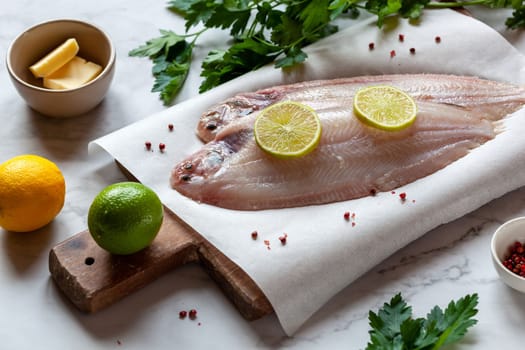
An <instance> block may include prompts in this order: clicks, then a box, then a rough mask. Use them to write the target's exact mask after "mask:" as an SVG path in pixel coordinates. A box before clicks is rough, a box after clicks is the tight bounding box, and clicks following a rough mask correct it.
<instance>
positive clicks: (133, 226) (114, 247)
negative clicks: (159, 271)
mask: <svg viewBox="0 0 525 350" xmlns="http://www.w3.org/2000/svg"><path fill="white" fill-rule="evenodd" d="M163 215H164V209H163V206H162V202H161V201H160V199H159V197H158V196H157V194H156V193H155V192H154V191H153V190H152V189H150V188H149V187H146V186H144V185H142V184H140V183H138V182H119V183H115V184H112V185H109V186H107V187H106V188H104V189H103V190H102V191H101V192H100V193H99V194H98V195H97V196H96V197H95V199H94V200H93V202H92V204H91V206H90V208H89V213H88V228H89V232H90V233H91V236H92V237H93V239H94V240H95V242H96V243H97V244H98V245H99V246H100V247H101V248H103V249H105V250H107V251H108V252H110V253H112V254H117V255H129V254H133V253H136V252H138V251H140V250H142V249H144V248H146V247H147V246H149V245H150V244H151V242H152V241H153V240H154V239H155V237H156V236H157V234H158V232H159V230H160V227H161V225H162V221H163Z"/></svg>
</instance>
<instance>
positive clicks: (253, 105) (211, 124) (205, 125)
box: [197, 94, 271, 142]
mask: <svg viewBox="0 0 525 350" xmlns="http://www.w3.org/2000/svg"><path fill="white" fill-rule="evenodd" d="M270 102H271V99H269V98H268V96H267V95H266V94H243V95H237V96H235V97H234V98H231V99H229V100H226V101H225V102H223V103H220V104H218V105H216V106H214V107H212V108H210V109H208V110H207V111H206V112H204V113H203V114H202V115H201V117H200V119H199V122H198V124H197V135H198V136H199V138H200V139H201V140H202V141H204V142H210V141H211V140H214V139H215V136H216V135H217V134H218V133H219V131H220V130H221V129H222V128H224V127H225V126H226V125H228V124H230V123H232V122H233V121H235V120H237V119H240V118H244V117H246V116H249V115H251V114H252V113H253V112H255V111H258V110H260V109H262V108H264V107H266V106H267V105H269V104H270Z"/></svg>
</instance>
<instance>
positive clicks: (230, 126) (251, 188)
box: [170, 75, 525, 210]
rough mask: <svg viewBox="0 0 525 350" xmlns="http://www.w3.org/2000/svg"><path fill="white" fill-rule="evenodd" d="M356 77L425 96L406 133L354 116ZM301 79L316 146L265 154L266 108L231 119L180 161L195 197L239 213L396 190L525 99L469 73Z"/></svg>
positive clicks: (174, 179) (180, 177)
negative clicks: (284, 154) (297, 152)
mask: <svg viewBox="0 0 525 350" xmlns="http://www.w3.org/2000/svg"><path fill="white" fill-rule="evenodd" d="M402 77H405V79H406V81H404V80H403V79H402ZM350 80H351V81H353V82H354V83H355V82H357V81H359V83H355V84H359V86H362V85H363V84H368V82H369V81H373V82H374V83H375V84H377V83H378V82H382V83H386V82H387V81H389V82H391V81H395V82H396V84H395V85H396V86H401V87H403V88H404V90H405V91H408V92H409V93H410V94H411V95H413V96H414V97H415V98H416V103H417V105H418V116H417V119H416V122H415V123H414V124H413V125H412V126H411V127H409V128H408V129H405V130H403V131H399V132H388V131H381V130H377V129H374V128H372V127H369V126H366V125H364V124H363V123H361V122H360V121H359V120H358V119H357V118H356V117H355V115H354V114H353V107H352V95H353V91H355V90H356V88H355V87H352V86H348V84H346V83H345V84H341V82H342V81H346V82H348V81H350ZM425 82H426V83H425ZM410 84H415V85H417V88H410V86H411V85H410ZM436 84H437V85H438V86H436ZM299 85H303V86H307V89H306V90H308V91H309V92H308V94H307V95H309V96H310V100H311V102H310V101H309V100H308V98H307V97H303V98H302V100H301V102H303V103H306V104H310V105H311V106H312V107H313V108H314V109H315V110H316V111H317V112H318V114H319V117H320V119H321V122H322V127H323V133H322V137H321V142H320V144H319V146H318V147H317V148H316V149H315V150H314V151H313V152H312V153H310V154H308V155H307V156H304V157H301V158H296V159H291V160H290V159H288V160H283V159H277V158H275V157H272V156H270V155H267V154H266V153H264V152H263V151H261V150H260V149H259V147H258V146H257V145H256V143H255V140H254V137H253V122H254V120H255V118H256V115H257V112H252V113H248V114H246V115H245V116H243V118H239V117H236V118H234V119H232V120H230V121H228V122H227V123H225V124H224V126H222V127H221V128H219V131H218V132H217V133H216V135H215V138H214V139H213V140H212V141H210V142H209V143H207V144H205V145H204V146H203V147H202V148H201V149H200V150H198V151H197V152H196V153H194V154H193V155H191V156H190V157H188V158H187V159H186V160H184V161H183V162H181V163H180V164H178V165H176V166H175V168H174V169H173V170H172V173H171V178H170V183H171V186H172V187H173V188H174V189H175V190H177V191H179V192H180V193H182V194H183V195H185V196H187V197H189V198H192V199H193V200H195V201H198V202H202V203H207V204H212V205H216V206H219V207H224V208H229V209H236V210H262V209H272V208H286V207H297V206H305V205H314V204H323V203H331V202H336V201H344V200H350V199H355V198H359V197H363V196H367V195H370V194H371V193H375V192H380V191H390V190H392V189H395V188H398V187H400V186H402V185H405V184H407V183H410V182H413V181H415V180H417V179H420V178H422V177H425V176H428V175H430V174H432V173H434V172H436V171H438V170H439V169H442V168H443V167H445V166H447V165H448V164H450V163H451V162H454V161H455V160H457V159H459V158H461V157H463V156H465V155H466V154H467V153H468V152H469V151H470V150H471V149H473V148H475V147H478V146H480V145H481V144H483V143H485V142H487V141H489V140H491V139H492V138H494V137H495V135H496V134H497V132H499V129H500V128H499V127H500V126H501V125H502V124H501V121H499V120H500V119H501V118H503V117H504V116H506V115H507V114H509V113H512V112H514V111H515V110H517V109H519V108H521V107H522V106H523V104H524V103H525V90H524V89H522V88H520V87H516V86H513V85H509V84H503V83H496V82H492V81H487V80H481V79H476V78H468V77H455V76H439V75H405V76H403V75H397V76H394V77H392V76H384V77H361V78H352V79H339V80H334V81H333V84H332V83H331V81H322V82H309V83H303V84H295V85H294V86H295V87H297V86H299ZM314 86H317V88H314ZM279 89H281V88H279V87H278V88H274V89H273V90H274V91H279ZM284 89H285V90H286V88H284ZM339 89H342V90H345V91H346V90H348V91H346V92H344V93H343V92H340V91H338V90H339ZM270 90H272V89H266V90H263V91H270ZM442 90H443V91H442ZM298 91H299V90H297V89H295V92H294V93H298ZM248 95H249V94H248ZM243 96H247V95H246V94H245V95H243Z"/></svg>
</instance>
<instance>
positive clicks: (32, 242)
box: [0, 0, 525, 350]
mask: <svg viewBox="0 0 525 350" xmlns="http://www.w3.org/2000/svg"><path fill="white" fill-rule="evenodd" d="M477 14H478V13H477ZM479 15H480V16H481V17H482V18H483V19H484V20H485V21H487V22H489V23H494V25H495V26H496V27H497V28H498V29H501V27H498V23H499V22H498V21H497V20H498V18H496V19H495V17H493V16H492V15H486V13H479ZM58 17H70V18H78V19H84V20H88V21H90V22H93V23H95V24H97V25H99V26H101V27H103V28H104V29H105V30H106V31H107V32H108V33H109V35H110V36H111V37H112V39H113V41H114V43H115V46H116V48H117V72H116V75H115V80H114V84H113V85H112V88H111V90H110V92H109V94H108V96H107V98H106V99H105V100H104V102H103V103H102V104H101V105H100V106H99V107H98V108H96V109H95V110H94V111H92V112H90V113H88V114H87V115H85V116H81V117H78V118H74V119H70V120H53V119H48V118H45V117H43V116H41V115H38V114H37V113H34V112H33V111H31V110H30V109H29V108H27V107H26V105H25V104H24V102H23V101H22V100H21V98H20V97H19V96H18V95H17V93H16V91H15V90H14V88H13V87H12V85H11V83H10V81H9V78H8V75H7V72H6V69H5V65H4V64H2V65H0V110H1V111H2V112H1V113H0V115H1V118H2V124H1V127H0V140H1V141H0V145H1V147H0V161H4V160H7V159H8V158H10V157H12V156H15V155H19V154H23V153H37V154H40V155H43V156H45V157H48V158H50V159H52V160H53V161H55V162H56V163H57V164H58V165H59V167H60V168H61V169H62V170H63V172H64V175H65V177H66V182H67V197H66V204H65V207H64V209H63V210H62V212H61V213H60V215H59V216H58V217H57V218H56V219H55V221H54V222H53V223H52V224H50V225H49V226H47V227H45V228H43V229H41V230H39V231H37V232H34V233H30V234H15V233H10V232H6V231H4V230H1V229H0V242H1V244H0V349H33V348H36V347H38V348H40V349H72V348H75V349H111V348H126V349H144V348H146V346H148V347H150V348H154V349H163V348H173V347H177V348H180V349H184V348H190V347H191V348H196V349H201V348H209V347H212V346H214V347H218V348H244V349H252V348H291V349H317V348H334V349H363V348H364V347H365V346H366V342H367V340H368V334H367V332H368V329H369V328H368V322H367V316H368V310H370V309H372V310H377V308H378V307H380V306H381V305H382V303H383V302H385V301H387V300H388V299H390V297H392V296H393V295H394V294H395V293H397V292H402V293H403V295H404V296H405V298H406V299H407V301H408V302H409V303H410V304H411V305H413V308H414V313H415V314H416V315H417V316H423V315H424V314H425V313H426V312H427V311H429V310H430V308H431V307H432V306H434V305H435V304H438V305H440V306H442V307H444V306H445V305H446V304H447V303H448V302H449V301H450V300H451V299H457V298H459V297H461V296H463V295H465V294H467V293H473V292H476V293H478V294H479V297H480V304H479V315H478V317H477V318H478V320H479V323H478V325H476V326H475V327H474V328H472V329H471V331H470V332H469V333H468V336H467V337H466V338H465V339H464V340H463V341H462V342H461V343H460V344H458V345H455V346H453V347H452V348H453V349H481V350H483V349H494V348H495V347H496V346H499V345H506V346H509V347H516V348H517V347H519V346H520V345H521V343H522V341H521V329H522V327H521V326H522V324H523V323H525V296H524V295H522V294H519V293H517V292H515V291H513V290H511V289H509V288H508V287H506V286H505V285H503V284H502V282H501V281H500V280H499V279H498V277H497V275H496V272H495V271H494V269H493V268H492V265H491V261H490V254H489V242H490V238H491V235H492V233H493V231H494V230H495V229H496V228H497V226H498V225H499V224H501V223H502V222H504V221H506V220H508V219H510V218H513V217H516V216H522V215H525V188H522V189H519V190H516V191H514V192H512V193H509V194H507V195H506V196H504V197H502V198H500V199H497V200H495V201H493V202H491V203H489V204H487V205H485V206H484V207H482V208H480V209H479V210H477V211H475V212H473V213H471V214H469V215H467V216H466V217H464V218H462V219H460V220H457V221H455V222H453V223H450V224H447V225H444V226H441V227H439V228H437V229H435V230H433V231H431V232H429V233H428V234H427V235H425V236H424V237H423V238H422V239H420V240H418V241H416V242H414V243H412V244H411V245H409V246H408V247H406V248H405V249H403V250H401V251H399V252H397V253H396V254H394V255H393V256H391V257H390V258H389V259H387V260H386V261H384V262H383V263H381V264H380V266H377V267H376V268H374V269H373V270H372V271H370V272H369V273H368V274H366V275H365V276H363V277H362V278H361V279H359V280H358V281H357V282H355V283H353V284H352V285H350V286H349V287H347V288H346V289H345V290H343V291H342V292H341V293H340V294H338V295H337V296H336V297H335V298H333V299H332V300H331V301H330V302H329V303H328V304H327V305H326V306H325V307H323V308H322V309H321V310H320V311H319V312H318V313H316V314H315V315H314V317H313V318H312V319H311V320H310V321H308V322H307V324H306V325H305V326H304V327H303V328H302V329H301V330H300V331H299V332H298V333H297V334H295V335H294V336H293V337H291V338H289V337H286V336H285V335H284V333H283V331H282V330H281V328H280V326H279V323H278V321H277V319H276V318H275V316H273V315H270V316H267V317H265V318H263V319H261V320H257V321H254V322H247V321H245V320H244V319H243V318H242V317H241V316H240V315H239V314H238V312H237V311H236V309H235V308H234V307H233V306H232V304H230V302H229V301H228V299H227V298H226V297H225V296H223V294H222V293H221V292H220V290H219V289H218V288H217V286H216V285H215V284H214V283H213V282H212V281H211V280H210V279H209V277H208V276H207V275H206V274H205V273H204V272H203V271H202V270H201V269H200V268H199V267H198V266H186V267H184V268H181V269H178V270H177V271H173V272H171V273H169V274H167V275H166V276H164V277H162V278H161V279H160V280H158V281H156V282H155V283H153V284H151V285H149V286H147V287H146V288H144V289H143V290H141V291H139V292H137V293H135V294H133V295H132V296H130V297H128V298H126V299H125V300H123V301H122V302H119V303H118V304H116V305H114V306H113V307H111V308H109V309H107V310H104V311H102V312H100V313H97V314H94V315H85V314H82V313H80V312H78V311H77V310H76V309H74V307H72V306H71V305H70V304H69V302H68V301H67V300H65V299H64V298H63V297H62V296H61V294H60V293H59V291H58V290H57V289H56V288H55V286H54V284H53V282H52V281H51V279H50V277H49V272H48V265H47V257H48V252H49V250H50V249H51V248H52V247H53V246H55V245H56V244H58V243H59V242H61V241H63V240H64V239H66V238H68V237H70V236H71V235H73V234H75V233H77V232H79V231H82V230H84V229H85V228H86V217H87V210H88V208H89V205H90V204H91V201H92V199H93V197H94V196H95V195H96V194H97V193H98V192H99V191H100V190H101V189H102V188H103V187H105V186H106V185H108V184H110V183H113V182H116V181H120V180H123V179H124V177H123V175H121V174H120V173H119V171H118V170H117V168H116V167H115V165H114V164H113V162H112V161H111V160H108V159H94V158H92V157H89V156H88V154H87V143H88V142H89V141H90V140H93V139H95V138H97V137H100V136H103V135H105V134H107V133H109V132H111V131H114V130H116V129H119V128H121V127H123V126H125V125H127V124H129V123H132V122H134V121H137V120H139V119H142V118H144V117H146V116H148V115H150V114H153V113H155V112H158V111H161V110H163V109H164V108H165V107H164V106H162V104H161V103H160V101H159V100H158V98H157V96H156V95H155V94H152V93H150V92H149V90H150V88H151V83H152V78H151V75H150V69H151V64H150V62H149V61H148V60H145V59H139V58H131V57H128V55H127V52H128V51H129V50H130V49H132V48H134V47H136V46H137V45H139V44H141V43H143V42H144V41H145V40H146V39H149V38H151V37H154V36H156V35H157V33H158V29H159V28H164V29H174V30H178V31H182V28H183V22H182V21H181V20H180V19H178V18H177V17H176V16H175V15H173V14H172V13H170V12H169V11H168V10H166V9H165V2H164V1H158V2H155V3H153V2H142V1H138V0H133V1H130V0H128V1H122V0H113V1H105V2H103V1H100V0H97V1H92V2H72V1H66V0H56V1H50V2H48V3H46V4H45V5H43V4H42V3H41V2H36V1H16V2H15V1H11V2H6V3H5V4H3V6H2V10H1V11H0V55H1V59H2V61H5V54H6V51H7V47H8V45H9V43H10V42H11V40H12V39H13V38H14V37H15V36H16V35H17V34H18V33H20V32H21V31H23V30H24V29H25V28H27V27H29V26H31V25H33V24H35V23H38V22H40V21H43V20H47V19H52V18H58ZM504 35H505V36H506V37H507V38H508V39H509V40H512V41H513V42H514V43H516V46H517V47H518V48H520V49H521V50H522V51H524V48H525V45H524V43H525V40H524V38H523V37H524V35H523V33H504ZM205 45H206V41H204V42H203V46H205ZM205 52H206V48H205V47H202V48H200V49H199V50H197V55H203V54H204V53H205ZM189 79H190V84H189V86H187V87H186V89H185V90H184V91H183V92H182V94H181V95H180V96H179V100H184V99H186V98H188V97H191V96H193V95H195V94H196V85H198V83H199V77H198V71H197V70H195V71H194V72H193V74H192V75H191V76H190V78H189ZM137 142H140V141H137ZM378 244H381V242H378ZM320 283H322V281H320ZM190 308H196V309H197V310H198V313H199V314H198V320H196V321H190V320H188V319H186V320H180V319H179V318H178V312H179V311H180V310H183V309H186V310H187V309H190Z"/></svg>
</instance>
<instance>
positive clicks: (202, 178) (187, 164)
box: [171, 142, 231, 189]
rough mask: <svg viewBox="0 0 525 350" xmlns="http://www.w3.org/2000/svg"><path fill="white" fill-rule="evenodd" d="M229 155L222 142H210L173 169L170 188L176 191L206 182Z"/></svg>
mask: <svg viewBox="0 0 525 350" xmlns="http://www.w3.org/2000/svg"><path fill="white" fill-rule="evenodd" d="M230 153H231V152H230V151H229V150H228V149H227V147H226V146H225V145H224V143H223V142H211V143H210V144H208V145H206V147H204V148H202V149H201V150H199V151H198V152H196V153H194V154H193V155H191V156H190V157H188V158H186V159H185V160H184V161H182V162H180V163H179V164H177V165H176V166H175V167H174V168H173V170H172V172H171V185H172V187H173V188H175V189H177V188H179V187H184V186H186V187H188V186H191V185H200V184H202V183H204V182H206V180H207V179H208V178H210V177H212V176H213V175H214V174H215V173H217V172H218V171H219V170H220V169H221V167H222V165H223V163H224V161H225V159H226V157H227V155H228V154H230Z"/></svg>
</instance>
